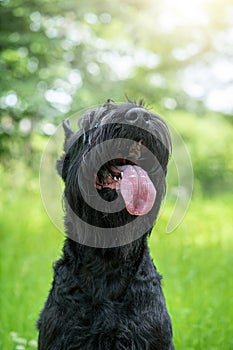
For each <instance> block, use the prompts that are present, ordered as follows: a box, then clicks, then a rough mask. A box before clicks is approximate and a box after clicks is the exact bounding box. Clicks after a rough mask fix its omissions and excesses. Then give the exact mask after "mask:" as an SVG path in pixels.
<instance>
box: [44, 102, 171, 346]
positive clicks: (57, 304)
mask: <svg viewBox="0 0 233 350" xmlns="http://www.w3.org/2000/svg"><path fill="white" fill-rule="evenodd" d="M63 127H64V130H65V135H66V139H65V145H64V150H65V153H64V156H63V157H62V158H61V159H60V160H58V162H57V169H58V172H59V174H60V175H61V176H62V178H63V180H64V183H65V191H64V202H65V208H66V215H65V227H66V233H67V236H68V237H67V239H66V241H65V244H64V248H63V257H62V258H61V259H60V260H59V261H57V263H56V264H55V267H54V281H53V285H52V289H51V291H50V294H49V296H48V299H47V301H46V304H45V307H44V309H43V310H42V312H41V315H40V318H39V321H38V329H39V347H38V349H39V350H78V349H83V350H84V349H85V350H98V349H99V350H146V349H148V350H149V349H150V350H173V349H174V347H173V343H172V327H171V321H170V318H169V315H168V313H167V309H166V305H165V300H164V296H163V293H162V290H161V276H160V275H159V274H158V273H157V271H156V268H155V267H154V265H153V262H152V260H151V258H150V255H149V249H148V245H147V237H148V235H149V234H150V232H151V229H152V227H153V224H154V222H155V220H156V217H157V215H158V211H159V208H160V204H161V201H162V199H163V196H164V194H165V189H166V184H165V176H166V171H167V163H168V160H169V156H170V151H171V142H170V136H169V132H168V129H167V127H166V124H165V123H164V121H163V120H162V119H161V118H160V117H158V116H157V115H155V114H153V113H151V112H150V111H149V110H148V109H146V108H145V107H144V105H143V103H142V102H139V103H138V104H137V103H134V102H130V101H129V102H127V103H121V104H116V103H114V102H112V101H110V100H108V101H107V103H106V104H105V105H104V106H103V107H101V108H97V109H93V110H91V111H89V112H87V113H86V114H85V115H84V116H83V117H82V121H81V126H80V129H79V130H78V131H77V132H76V133H74V132H73V131H72V130H71V128H70V126H69V122H68V121H67V120H66V121H65V122H64V123H63Z"/></svg>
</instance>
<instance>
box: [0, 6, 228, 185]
mask: <svg viewBox="0 0 233 350" xmlns="http://www.w3.org/2000/svg"><path fill="white" fill-rule="evenodd" d="M232 14H233V6H232V2H231V1H230V0H224V1H222V2H221V4H220V3H219V1H217V0H211V1H203V2H198V1H191V2H189V3H187V2H185V1H183V0H179V1H178V2H172V1H171V0H164V1H160V2H158V1H156V2H153V1H152V0H146V1H143V2H140V1H137V0H134V1H133V0H127V1H123V0H120V1H118V2H110V1H109V0H103V1H101V2H99V1H97V0H90V1H88V2H86V1H79V2H78V3H77V1H74V0H67V1H64V0H50V1H47V0H46V1H41V0H32V1H26V2H25V1H23V0H2V1H1V2H0V72H1V74H0V94H1V95H0V155H1V157H2V160H3V161H4V162H7V163H8V160H9V158H12V159H19V158H20V159H22V160H24V161H25V162H27V164H28V165H30V166H31V167H35V168H36V169H37V164H38V162H39V155H40V154H39V152H38V147H35V144H38V142H36V143H35V142H34V140H35V139H36V140H37V141H38V140H40V139H41V142H42V144H44V140H45V137H48V136H49V135H51V134H53V132H54V130H55V126H57V125H58V124H59V123H60V122H61V120H62V119H64V118H65V117H66V116H67V115H71V114H73V113H74V112H76V111H78V110H82V109H84V108H87V107H90V106H92V105H96V104H102V103H103V102H104V101H105V100H106V99H107V98H112V99H113V100H116V101H122V100H124V99H125V95H128V96H129V98H135V97H136V98H141V97H142V98H145V100H146V101H147V102H148V103H149V104H150V105H152V106H153V108H155V109H156V110H157V111H158V112H160V113H162V114H163V115H165V117H166V116H167V115H170V114H173V118H172V123H174V125H175V126H176V127H177V130H178V132H181V133H182V136H183V137H184V139H185V142H186V143H187V144H188V147H189V148H190V151H191V154H192V160H193V165H194V169H195V175H196V179H197V183H198V184H199V185H200V188H202V189H203V188H204V189H205V190H207V191H213V190H214V189H215V188H219V186H222V188H225V189H226V190H228V188H229V182H230V175H229V174H230V172H231V171H232V161H230V159H232V158H230V156H232V155H231V154H229V152H231V151H230V149H229V147H228V145H227V144H228V142H229V141H226V140H230V138H231V135H232V125H231V118H230V115H231V114H232V111H233V104H232V102H231V101H232V98H231V96H232V93H231V87H230V84H231V81H232V74H231V73H230V71H231V68H232V69H233V67H232V66H231V65H230V59H231V58H232V56H233V49H232V45H231V43H232V40H231V39H232V32H233V25H232V23H233V22H232V20H231V19H232ZM225 90H226V92H224V91H225ZM216 93H219V99H218V98H217V99H216V98H214V97H215V95H216ZM221 93H222V94H223V95H224V96H222V95H221ZM229 96H230V97H229ZM223 97H224V98H225V99H226V101H225V102H224V98H223ZM209 108H212V109H213V110H215V111H218V112H219V116H218V121H216V117H215V115H213V113H211V112H208V110H209ZM183 111H186V112H187V113H184V112H183ZM169 118H170V117H169ZM39 148H41V147H39Z"/></svg>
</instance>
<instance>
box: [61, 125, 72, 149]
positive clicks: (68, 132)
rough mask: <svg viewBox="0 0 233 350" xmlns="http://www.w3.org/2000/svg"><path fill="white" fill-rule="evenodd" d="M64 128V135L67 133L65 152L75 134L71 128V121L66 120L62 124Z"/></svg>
mask: <svg viewBox="0 0 233 350" xmlns="http://www.w3.org/2000/svg"><path fill="white" fill-rule="evenodd" d="M62 126H63V129H64V133H65V142H64V151H66V149H67V145H68V143H69V140H70V138H71V136H72V135H73V134H74V132H73V130H72V129H71V127H70V121H69V119H65V120H64V121H63V123H62Z"/></svg>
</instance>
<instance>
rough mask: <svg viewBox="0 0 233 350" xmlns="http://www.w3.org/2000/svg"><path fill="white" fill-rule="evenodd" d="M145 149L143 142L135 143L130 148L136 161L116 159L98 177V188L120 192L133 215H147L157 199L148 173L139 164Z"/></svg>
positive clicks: (106, 165)
mask: <svg viewBox="0 0 233 350" xmlns="http://www.w3.org/2000/svg"><path fill="white" fill-rule="evenodd" d="M143 147H144V146H143V145H142V143H141V142H138V143H136V142H134V143H133V144H132V147H131V148H130V158H131V159H133V160H134V161H131V160H126V159H124V158H118V159H115V160H114V161H111V162H109V163H107V164H105V165H104V166H103V167H102V169H100V171H99V172H98V174H97V176H96V188H97V189H98V190H102V189H104V188H109V189H112V190H116V191H120V192H121V195H122V197H123V199H124V202H125V206H126V209H127V211H128V212H129V213H130V214H131V215H145V214H147V213H148V212H149V211H150V210H151V209H152V207H153V205H154V202H155V198H156V189H155V187H154V185H153V183H152V181H151V179H150V177H149V175H148V173H147V172H146V171H145V170H144V169H143V168H142V167H140V166H139V164H138V162H137V161H138V160H139V159H140V156H141V152H142V149H143Z"/></svg>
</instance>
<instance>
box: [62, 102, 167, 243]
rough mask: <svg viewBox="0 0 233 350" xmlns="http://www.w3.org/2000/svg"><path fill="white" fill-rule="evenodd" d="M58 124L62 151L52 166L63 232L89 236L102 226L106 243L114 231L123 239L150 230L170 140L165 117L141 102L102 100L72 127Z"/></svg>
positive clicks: (162, 190) (162, 189) (161, 192)
mask: <svg viewBox="0 0 233 350" xmlns="http://www.w3.org/2000/svg"><path fill="white" fill-rule="evenodd" d="M63 127H64V131H65V136H66V138H65V144H64V151H65V154H64V156H63V157H62V158H61V159H60V160H58V162H57V169H58V172H59V174H60V175H61V176H62V178H63V180H64V182H65V192H64V194H65V202H66V211H67V217H66V223H67V225H71V226H72V228H69V230H68V231H72V232H73V233H72V235H73V236H75V235H77V230H78V229H80V230H82V231H84V232H85V235H88V236H90V235H93V234H96V233H97V231H99V230H102V232H106V229H107V232H108V233H107V235H108V237H110V236H111V234H110V233H109V232H110V231H111V232H112V237H114V238H111V242H112V239H113V240H114V241H116V242H117V241H119V237H118V238H117V239H116V232H117V235H118V234H120V235H121V236H122V237H125V235H127V237H128V238H127V239H126V241H125V240H124V239H123V243H128V242H130V241H131V240H133V239H136V238H138V237H140V236H142V235H143V234H146V233H148V232H150V230H151V227H152V226H153V223H154V221H155V219H156V217H157V215H158V211H159V208H160V205H161V201H162V198H163V196H164V194H165V190H166V181H165V177H166V173H167V164H168V160H169V156H170V152H171V141H170V135H169V131H168V128H167V126H166V124H165V122H164V121H163V120H162V119H161V118H160V117H159V116H157V115H156V114H154V113H152V112H151V111H149V110H148V109H146V108H145V107H144V106H143V104H142V103H139V104H137V103H133V102H127V103H120V104H116V103H114V102H112V101H108V102H107V103H106V104H104V105H103V107H100V108H97V109H92V110H89V111H88V112H87V113H85V114H84V115H83V116H82V118H81V121H80V128H79V130H78V131H77V132H73V131H72V130H71V128H70V125H69V122H68V120H65V121H64V123H63ZM74 218H75V219H74ZM138 219H140V220H138ZM74 222H76V224H77V226H78V229H77V228H74V226H76V224H74ZM71 226H69V227H71ZM74 231H75V234H74ZM68 233H70V232H68ZM104 235H105V233H104ZM118 236H119V235H118ZM130 237H131V238H130ZM105 238H106V237H105ZM76 239H77V238H76ZM78 240H79V239H78ZM83 240H85V239H84V238H82V241H83ZM104 241H105V242H106V239H104ZM95 242H96V240H95ZM114 244H115V243H113V245H114ZM116 244H122V242H120V243H119V242H118V243H116ZM110 245H111V244H110ZM107 246H109V243H108V244H107Z"/></svg>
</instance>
